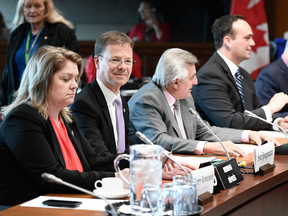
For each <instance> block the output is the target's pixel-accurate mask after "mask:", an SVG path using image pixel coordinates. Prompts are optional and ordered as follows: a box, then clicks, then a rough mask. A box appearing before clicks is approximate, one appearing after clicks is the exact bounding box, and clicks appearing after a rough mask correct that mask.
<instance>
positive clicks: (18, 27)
mask: <svg viewBox="0 0 288 216" xmlns="http://www.w3.org/2000/svg"><path fill="white" fill-rule="evenodd" d="M12 30H13V32H12V33H11V35H10V38H9V41H8V45H7V53H6V56H7V57H6V66H5V68H4V71H3V75H2V80H1V91H0V107H2V106H5V105H8V104H10V103H11V102H12V101H13V94H14V92H15V91H16V90H17V89H18V88H19V85H20V83H21V79H22V74H23V71H24V69H25V67H26V64H27V62H28V61H29V59H30V58H31V56H32V55H33V53H34V52H35V51H36V50H37V49H38V48H39V47H41V46H43V45H51V46H55V47H65V48H67V49H69V50H72V51H74V52H76V53H78V54H80V48H79V44H78V41H77V38H76V36H75V34H74V30H73V25H72V23H71V22H69V21H67V20H66V19H64V18H63V17H62V16H61V15H60V14H59V13H58V12H57V10H56V8H55V7H54V4H53V1H52V0H18V4H17V8H16V14H15V17H14V20H13V22H12Z"/></svg>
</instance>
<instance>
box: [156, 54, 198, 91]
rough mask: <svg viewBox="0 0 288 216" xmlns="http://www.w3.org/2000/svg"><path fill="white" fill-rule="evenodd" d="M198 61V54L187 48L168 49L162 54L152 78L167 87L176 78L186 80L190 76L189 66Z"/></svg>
mask: <svg viewBox="0 0 288 216" xmlns="http://www.w3.org/2000/svg"><path fill="white" fill-rule="evenodd" d="M197 63H198V60H197V58H196V56H195V55H193V54H192V53H190V52H188V51H186V50H183V49H179V48H171V49H168V50H166V51H165V52H164V53H163V54H162V56H161V58H160V60H159V62H158V64H157V67H156V71H155V74H154V76H153V77H152V80H153V81H154V82H155V83H157V84H158V85H161V86H162V87H164V88H167V87H168V86H169V85H170V84H172V82H173V80H175V79H180V80H181V81H185V80H186V78H187V76H188V70H187V67H188V66H191V65H196V64H197Z"/></svg>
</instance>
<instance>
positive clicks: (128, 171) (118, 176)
mask: <svg viewBox="0 0 288 216" xmlns="http://www.w3.org/2000/svg"><path fill="white" fill-rule="evenodd" d="M120 172H121V173H122V175H123V176H124V177H125V178H126V179H127V180H128V181H129V179H130V169H128V168H125V169H123V170H121V171H120ZM115 178H120V175H119V174H118V173H117V172H116V173H115ZM120 179H121V180H122V178H120ZM122 181H123V180H122ZM123 183H124V184H123V185H124V188H126V189H129V185H126V183H125V182H124V181H123Z"/></svg>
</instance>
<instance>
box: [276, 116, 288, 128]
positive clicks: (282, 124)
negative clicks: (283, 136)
mask: <svg viewBox="0 0 288 216" xmlns="http://www.w3.org/2000/svg"><path fill="white" fill-rule="evenodd" d="M278 125H279V126H280V127H282V128H283V129H284V130H287V129H288V116H286V117H285V118H283V119H281V120H279V121H278Z"/></svg>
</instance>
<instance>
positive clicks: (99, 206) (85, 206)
mask: <svg viewBox="0 0 288 216" xmlns="http://www.w3.org/2000/svg"><path fill="white" fill-rule="evenodd" d="M48 199H54V200H67V201H80V202H82V204H81V205H80V206H79V207H77V208H65V207H53V206H47V205H43V204H42V202H43V201H45V200H48ZM122 201H125V200H108V202H110V203H116V202H122ZM106 205H108V204H107V203H106V202H105V201H104V200H101V199H94V198H70V197H54V196H39V197H37V198H35V199H33V200H30V201H28V202H25V203H23V204H22V205H21V206H22V207H40V208H61V209H81V210H95V211H105V206H106Z"/></svg>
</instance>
